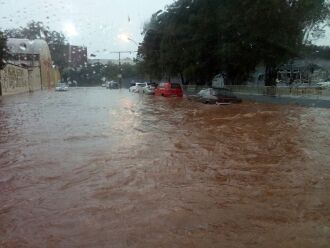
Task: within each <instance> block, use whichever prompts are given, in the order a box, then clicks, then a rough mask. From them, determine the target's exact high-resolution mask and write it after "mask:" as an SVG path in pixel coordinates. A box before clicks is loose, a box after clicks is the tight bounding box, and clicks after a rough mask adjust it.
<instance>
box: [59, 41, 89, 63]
mask: <svg viewBox="0 0 330 248" xmlns="http://www.w3.org/2000/svg"><path fill="white" fill-rule="evenodd" d="M65 51H66V52H64V54H63V56H64V57H65V59H66V60H67V63H68V65H69V67H73V68H78V67H82V66H84V65H86V64H87V62H88V61H87V47H84V46H74V45H70V44H68V45H65Z"/></svg>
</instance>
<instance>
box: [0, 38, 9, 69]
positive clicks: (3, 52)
mask: <svg viewBox="0 0 330 248" xmlns="http://www.w3.org/2000/svg"><path fill="white" fill-rule="evenodd" d="M6 43H7V39H6V37H5V36H4V35H3V33H2V32H0V70H1V69H3V68H4V66H5V61H6V59H7V56H8V53H7V45H6Z"/></svg>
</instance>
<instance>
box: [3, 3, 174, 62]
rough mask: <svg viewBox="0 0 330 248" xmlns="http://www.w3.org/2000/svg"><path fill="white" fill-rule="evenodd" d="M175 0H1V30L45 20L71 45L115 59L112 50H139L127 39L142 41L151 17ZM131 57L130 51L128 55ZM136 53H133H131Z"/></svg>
mask: <svg viewBox="0 0 330 248" xmlns="http://www.w3.org/2000/svg"><path fill="white" fill-rule="evenodd" d="M172 2H173V0H94V1H91V0H55V1H54V0H0V29H6V28H14V27H19V26H25V25H26V23H27V22H29V21H31V20H35V21H42V22H43V23H44V24H45V25H47V26H49V27H50V29H51V30H56V31H62V32H64V33H65V35H66V37H67V38H68V40H69V41H70V43H71V44H74V45H85V46H87V48H88V53H89V54H91V53H93V54H96V55H97V57H96V58H114V57H116V56H117V55H113V54H110V53H109V52H110V51H118V50H124V51H126V50H129V51H130V50H131V51H136V50H137V45H136V44H134V42H132V41H129V40H127V37H130V38H131V39H133V40H134V41H136V42H141V41H142V38H143V37H142V36H141V31H142V28H143V25H144V23H145V22H147V21H148V20H149V18H150V16H151V15H152V14H153V13H155V12H157V11H158V10H160V9H164V7H165V5H167V4H171V3H172ZM127 56H129V54H128V55H127ZM131 56H133V55H131Z"/></svg>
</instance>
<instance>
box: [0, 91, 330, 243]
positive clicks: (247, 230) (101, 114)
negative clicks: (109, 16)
mask: <svg viewBox="0 0 330 248" xmlns="http://www.w3.org/2000/svg"><path fill="white" fill-rule="evenodd" d="M329 120H330V109H317V108H303V107H296V106H285V105H267V104H255V103H243V104H239V105H231V106H213V105H204V104H200V103H195V102H190V101H188V100H185V99H173V98H172V99H166V98H162V97H160V98H155V97H142V96H139V95H138V94H135V95H134V94H130V93H129V92H128V91H127V90H121V91H119V90H118V91H116V90H113V91H111V90H106V89H102V88H90V89H87V88H78V89H71V90H70V91H68V92H63V93H59V92H53V91H49V92H46V91H44V92H37V93H34V94H31V95H28V94H26V95H24V94H23V95H16V96H11V97H5V98H2V99H0V247H6V248H7V247H33V248H37V247H40V248H43V247H54V248H55V247H86V248H87V247H116V248H122V247H141V248H142V247H143V248H146V247H150V248H154V247H187V248H192V247H198V248H206V247H251V248H252V247H253V248H255V247H306V248H307V247H329V243H330V152H329V151H330V125H329Z"/></svg>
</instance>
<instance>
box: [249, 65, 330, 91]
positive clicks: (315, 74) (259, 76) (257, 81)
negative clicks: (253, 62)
mask: <svg viewBox="0 0 330 248" xmlns="http://www.w3.org/2000/svg"><path fill="white" fill-rule="evenodd" d="M329 75H330V61H326V60H321V59H313V60H312V59H295V60H291V61H290V62H288V63H286V64H283V65H281V66H280V67H279V68H278V72H277V82H278V84H280V85H281V84H282V85H292V84H311V85H313V84H316V83H319V82H322V81H326V80H327V79H328V77H329ZM248 84H249V85H258V86H264V84H265V66H264V65H259V66H257V67H256V69H255V72H254V73H253V74H251V75H250V78H249V80H248Z"/></svg>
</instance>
